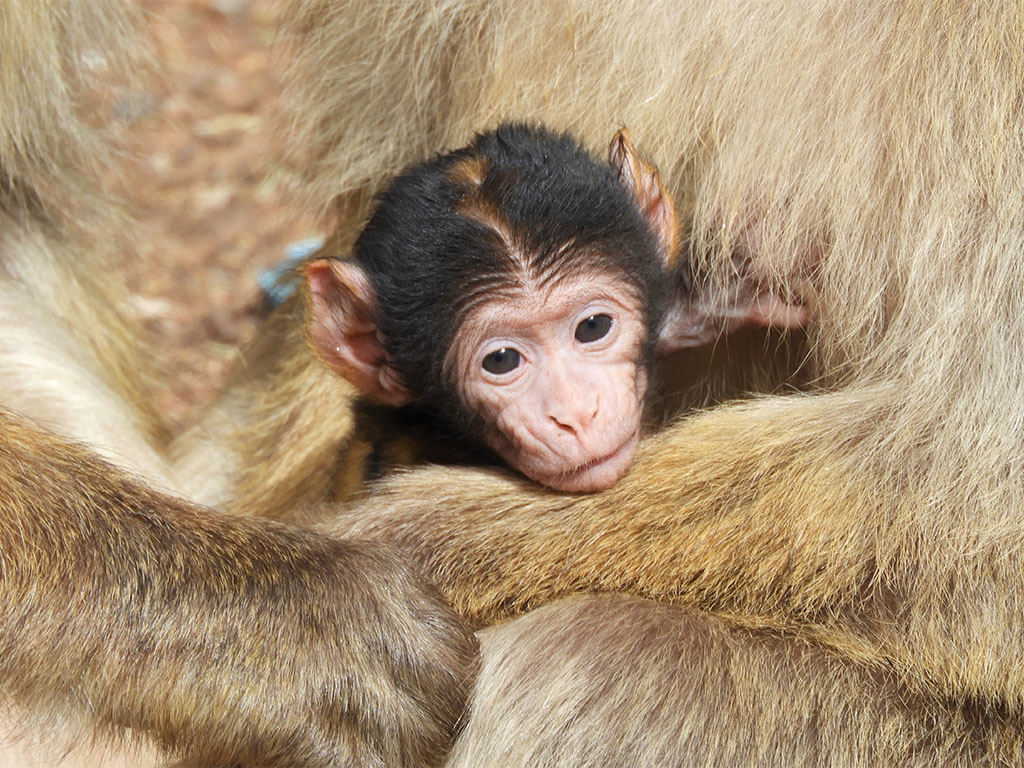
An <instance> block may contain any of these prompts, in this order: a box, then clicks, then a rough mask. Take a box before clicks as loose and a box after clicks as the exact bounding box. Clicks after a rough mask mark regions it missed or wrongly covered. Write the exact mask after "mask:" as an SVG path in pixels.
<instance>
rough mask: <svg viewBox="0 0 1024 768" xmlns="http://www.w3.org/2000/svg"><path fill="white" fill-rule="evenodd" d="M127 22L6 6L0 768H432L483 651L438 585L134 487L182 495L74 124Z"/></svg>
mask: <svg viewBox="0 0 1024 768" xmlns="http://www.w3.org/2000/svg"><path fill="white" fill-rule="evenodd" d="M133 27H134V24H133V20H132V18H131V16H130V13H129V7H128V6H127V5H125V4H123V3H118V2H93V3H76V2H70V1H69V2H60V3H47V4H42V3H7V4H4V5H3V6H2V7H0V105H2V109H0V325H2V327H3V334H2V339H0V505H2V507H3V514H2V516H0V573H2V575H3V578H2V579H0V595H2V598H3V599H2V600H0V649H2V653H0V696H2V698H3V703H4V712H3V717H2V718H0V733H2V738H0V765H5V766H8V765H9V766H18V768H21V766H25V765H51V766H52V765H58V764H59V765H61V766H65V767H67V766H98V765H104V766H111V765H132V766H139V765H152V764H155V763H158V762H163V761H165V760H166V759H168V757H167V756H168V755H172V756H176V757H179V758H181V759H183V760H184V761H185V763H186V764H188V765H237V764H247V765H289V766H291V765H334V764H339V763H345V762H346V761H348V762H352V761H354V762H359V763H361V764H373V765H417V766H419V765H423V764H431V763H437V762H438V761H440V760H441V759H442V758H443V756H444V755H445V753H446V752H447V750H448V748H449V745H450V741H451V733H452V730H453V727H454V724H455V722H456V720H457V718H458V717H459V714H460V712H461V709H462V705H463V703H464V701H465V697H466V695H467V688H468V686H469V685H470V683H471V679H472V671H473V668H474V662H473V656H474V643H473V641H472V638H471V636H470V635H469V634H468V632H467V631H466V630H465V629H464V628H463V627H462V626H461V625H460V624H459V623H458V621H457V620H456V619H455V617H454V616H453V615H452V614H451V611H450V609H448V608H447V607H446V606H445V605H444V604H443V603H442V602H441V601H440V600H439V599H438V597H437V596H436V593H435V592H434V591H433V590H432V589H431V588H429V587H428V586H426V585H425V584H423V583H421V581H420V580H419V579H418V578H417V577H416V576H415V575H414V574H412V573H410V572H408V571H407V570H406V569H405V568H404V567H403V566H402V565H401V563H400V562H399V560H398V559H397V558H396V557H395V556H394V555H392V554H390V553H389V552H388V551H387V550H385V549H382V548H380V547H379V546H378V545H374V544H354V543H353V544H346V543H342V542H337V541H332V540H329V539H327V538H324V537H321V536H316V535H314V534H311V533H310V532H308V531H302V530H298V529H293V528H289V527H286V526H282V525H271V524H266V523H263V522H260V521H253V520H244V519H239V518H231V517H227V516H223V515H219V514H217V513H215V512H213V511H212V510H209V509H204V508H201V507H199V506H197V505H195V504H192V503H190V502H187V501H183V500H181V499H179V498H174V497H171V496H169V495H167V494H166V493H161V492H157V491H154V490H151V489H150V488H147V487H146V486H145V485H144V484H143V483H142V481H140V480H139V479H138V477H146V478H148V479H149V480H151V481H153V482H155V483H157V484H159V485H160V486H162V487H164V488H168V489H171V490H176V491H178V492H180V490H181V485H180V484H179V483H178V482H177V480H176V473H175V472H174V470H173V468H171V467H170V466H169V464H168V463H167V462H166V460H165V459H164V458H163V456H162V455H161V452H160V450H159V430H158V429H157V427H156V426H155V424H156V421H155V419H153V418H152V416H151V414H147V412H146V411H145V410H144V407H143V406H144V404H145V402H146V391H145V383H146V382H145V376H144V375H143V374H142V373H141V372H140V371H142V370H143V360H144V355H143V354H142V352H141V351H140V348H139V345H138V344H137V336H136V333H137V332H136V330H135V329H133V328H132V326H131V324H130V323H128V322H127V321H125V320H124V318H123V317H122V316H121V315H120V311H119V309H118V307H119V306H120V304H119V301H120V299H121V296H120V294H119V293H118V292H117V288H116V286H112V285H111V282H112V281H111V280H110V277H109V272H108V269H107V265H106V263H105V260H104V256H105V253H106V251H105V249H106V248H109V245H104V244H103V243H104V240H105V239H109V233H110V232H111V231H113V229H114V228H115V227H123V226H125V225H126V223H127V222H126V220H125V219H124V218H120V217H118V215H117V212H116V210H113V209H112V208H111V207H109V206H108V205H107V204H106V203H105V202H104V198H103V196H102V194H101V193H100V190H99V189H98V188H97V185H96V182H95V179H96V177H97V176H98V175H99V172H100V170H101V168H103V167H104V166H103V163H104V160H105V159H106V158H108V155H107V153H106V150H105V149H104V143H105V142H104V138H105V137H104V135H103V132H102V131H101V130H100V129H99V128H97V127H96V125H95V124H94V123H92V122H90V121H89V120H88V119H87V118H86V117H83V115H82V112H81V109H80V104H81V102H82V101H84V99H83V96H84V95H85V93H87V92H89V91H91V89H92V88H93V87H95V86H97V85H99V84H101V83H98V82H97V81H102V80H104V78H103V77H102V73H104V72H106V73H113V74H121V73H123V72H124V71H126V70H130V69H131V63H130V59H131V56H132V55H133V53H134V49H133V48H132V47H131V46H132V41H134V40H135V37H134V32H135V30H134V28H133ZM126 44H127V45H126ZM14 411H18V412H20V414H25V415H28V416H31V417H33V418H34V419H35V420H36V422H39V423H42V424H45V425H46V426H47V427H49V428H51V429H53V430H54V431H57V432H60V433H62V434H63V435H64V436H65V437H63V438H62V437H57V436H55V435H53V434H50V433H49V432H47V431H45V430H43V429H41V428H40V427H39V426H38V425H37V424H34V423H32V422H31V421H30V420H29V419H27V418H25V417H24V416H23V415H19V414H17V413H15V412H14ZM67 438H72V439H74V440H77V441H81V443H87V444H89V446H90V447H89V448H86V447H84V445H81V444H76V443H73V442H69V441H68V439H67ZM93 450H95V451H97V452H101V453H103V454H104V455H105V456H106V457H107V458H108V459H110V460H111V461H114V462H116V463H117V464H119V465H120V467H121V468H117V467H115V466H113V465H112V464H110V463H107V462H105V461H103V460H101V459H100V458H98V457H97V456H95V455H94V454H93ZM125 469H127V470H129V471H130V472H131V473H132V474H128V473H126V472H125ZM132 475H135V477H133V476H132ZM379 584H386V585H387V588H386V590H385V589H380V588H379V586H378V585H379ZM17 737H25V742H24V743H22V742H20V741H14V740H12V739H16V738H17ZM108 737H109V738H110V740H111V742H112V743H111V744H110V745H106V744H105V740H106V739H107V738H108ZM68 740H70V745H71V747H74V748H69V745H68ZM125 742H129V743H138V744H139V746H138V747H137V748H135V749H130V750H129V751H127V752H123V751H121V748H122V746H123V745H124V744H125ZM153 745H156V746H158V747H159V748H161V750H162V751H161V752H160V753H159V754H158V753H157V752H156V750H155V749H152V748H151V747H152V746H153Z"/></svg>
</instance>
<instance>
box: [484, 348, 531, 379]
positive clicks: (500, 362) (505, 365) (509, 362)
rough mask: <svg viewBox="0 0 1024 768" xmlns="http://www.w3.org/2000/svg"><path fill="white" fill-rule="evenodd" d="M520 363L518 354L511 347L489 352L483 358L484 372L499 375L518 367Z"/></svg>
mask: <svg viewBox="0 0 1024 768" xmlns="http://www.w3.org/2000/svg"><path fill="white" fill-rule="evenodd" d="M521 361H522V358H521V357H520V355H519V353H518V352H517V351H516V350H514V349H512V347H502V348H501V349H496V350H494V351H493V352H491V353H490V354H489V355H487V357H485V358H484V363H483V365H484V370H485V371H487V372H488V373H495V374H498V375H501V374H503V373H508V372H509V371H513V370H515V369H516V368H518V367H519V363H520V362H521Z"/></svg>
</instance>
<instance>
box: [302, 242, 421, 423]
mask: <svg viewBox="0 0 1024 768" xmlns="http://www.w3.org/2000/svg"><path fill="white" fill-rule="evenodd" d="M304 272H305V276H306V288H307V295H308V303H307V319H306V328H307V333H308V336H309V343H310V346H312V347H313V351H315V352H316V354H317V356H319V357H320V359H321V360H323V361H324V362H325V363H326V364H327V365H328V366H330V367H331V368H332V369H333V370H335V371H337V372H338V373H339V374H341V376H343V377H344V378H345V379H346V380H348V381H349V382H351V383H352V384H354V385H355V386H356V388H357V389H359V391H360V392H362V393H363V394H364V395H366V396H367V397H372V398H374V399H376V400H380V401H382V402H385V403H389V404H391V405H404V404H405V403H407V402H409V401H410V400H411V399H412V395H411V393H410V392H409V390H408V389H406V388H405V385H404V384H403V383H402V380H401V377H399V375H398V372H397V371H396V370H395V369H394V367H393V366H392V365H391V363H390V362H389V361H388V355H387V350H386V349H385V348H384V345H383V344H382V343H381V341H380V336H379V334H378V332H377V325H376V323H374V321H373V314H374V311H375V310H376V307H377V296H376V294H375V293H374V290H373V286H372V285H371V284H370V280H369V278H368V277H367V276H366V273H365V272H364V271H363V269H362V267H360V266H359V265H357V264H354V263H352V262H350V261H339V260H337V259H319V260H317V261H314V262H311V263H309V264H307V265H306V267H305V270H304Z"/></svg>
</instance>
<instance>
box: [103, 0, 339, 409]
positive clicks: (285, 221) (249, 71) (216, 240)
mask: <svg viewBox="0 0 1024 768" xmlns="http://www.w3.org/2000/svg"><path fill="white" fill-rule="evenodd" d="M138 1H139V3H140V4H141V5H142V6H143V8H144V9H145V11H146V12H147V15H148V27H149V32H150V35H151V38H152V43H153V47H154V49H155V56H156V58H157V60H158V62H159V66H160V72H159V76H158V78H157V79H156V80H155V81H153V82H152V83H151V84H149V85H147V86H146V89H145V90H144V91H140V92H137V93H133V94H131V95H130V96H129V97H127V98H124V99H122V100H121V102H119V104H118V105H117V107H116V116H117V118H118V120H119V122H120V124H121V126H122V129H123V131H124V133H125V134H126V137H127V138H128V140H129V147H130V150H131V158H130V159H129V162H128V164H127V167H126V169H125V170H124V171H123V172H121V173H120V174H119V178H118V179H117V180H115V184H114V186H115V191H117V188H118V187H120V189H121V191H123V193H124V194H125V196H126V198H127V200H128V203H129V213H131V214H132V215H133V216H134V217H135V218H136V219H137V220H138V221H139V222H140V230H139V240H138V242H137V243H136V244H135V247H134V248H133V249H127V250H126V251H125V253H124V256H123V259H122V261H123V263H122V264H121V265H120V266H121V268H122V270H123V272H124V274H125V277H126V280H127V282H128V286H129V288H130V290H131V293H132V305H131V310H132V311H133V312H134V313H135V314H137V315H138V316H139V317H140V318H141V319H142V321H143V322H144V324H145V325H146V326H147V328H148V329H149V330H150V332H151V333H152V335H153V336H154V337H155V339H156V343H157V348H158V350H159V351H160V352H161V354H162V356H163V358H164V363H165V371H166V376H164V377H162V378H163V379H164V381H165V384H164V385H163V386H162V387H161V388H160V390H159V391H158V392H157V394H156V397H157V406H158V408H159V409H160V411H161V413H162V414H163V415H164V418H165V419H166V421H167V423H168V425H169V426H170V427H171V428H172V429H174V428H177V427H180V426H181V425H182V424H184V423H186V422H187V421H188V419H189V418H190V417H191V416H192V415H193V413H194V412H195V409H196V408H197V407H199V406H200V405H201V404H202V403H204V402H206V401H207V400H208V399H209V398H210V397H211V396H212V394H213V393H214V392H215V391H216V389H217V387H218V386H219V385H220V383H221V381H222V380H223V378H224V375H225V373H226V371H227V369H228V366H229V365H230V363H231V360H232V358H233V355H234V353H235V350H236V348H237V346H238V345H240V344H244V343H245V342H246V341H247V340H248V339H249V338H250V337H251V335H252V333H253V331H254V329H255V327H256V324H257V321H258V319H259V316H260V312H261V309H262V305H261V296H260V293H259V288H258V285H257V282H256V274H257V273H258V271H259V270H260V269H261V268H264V267H266V266H269V265H271V264H274V263H276V262H278V261H280V260H281V259H282V258H283V255H284V250H285V247H286V245H287V244H288V243H290V242H294V241H296V240H299V239H303V238H305V237H309V236H311V235H316V234H319V233H320V232H321V231H322V228H323V225H322V224H321V223H320V222H319V221H318V219H317V217H316V216H314V215H313V214H311V213H308V212H303V211H298V212H297V211H295V210H293V209H290V208H289V207H288V205H287V203H286V199H287V180H288V173H287V169H286V168H284V167H281V166H280V165H275V163H277V162H278V160H279V155H280V151H279V150H280V144H279V142H278V141H276V140H275V130H274V128H275V125H274V122H275V119H276V118H277V116H278V114H279V112H278V110H279V95H280V90H281V73H282V70H283V67H284V66H285V64H286V62H284V61H282V60H281V56H280V54H279V53H278V54H275V51H274V50H273V43H274V41H275V34H276V30H277V29H278V28H279V21H280V14H281V12H282V9H281V8H280V5H281V4H279V3H275V2H274V1H273V0H138ZM268 174H269V175H270V178H271V179H273V181H268ZM133 251H134V252H133Z"/></svg>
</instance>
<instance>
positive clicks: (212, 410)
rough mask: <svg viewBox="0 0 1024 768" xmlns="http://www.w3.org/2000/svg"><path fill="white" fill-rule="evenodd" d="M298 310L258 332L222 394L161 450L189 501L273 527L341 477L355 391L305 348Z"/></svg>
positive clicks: (296, 304) (297, 301)
mask: <svg viewBox="0 0 1024 768" xmlns="http://www.w3.org/2000/svg"><path fill="white" fill-rule="evenodd" d="M301 302H302V298H301V296H296V297H295V298H294V299H292V300H291V301H290V302H289V303H287V304H285V305H284V306H282V307H280V308H279V309H278V310H277V311H276V312H275V314H274V316H273V317H271V318H270V319H269V320H268V321H267V322H266V323H265V324H264V326H263V328H261V331H260V335H259V337H258V338H257V339H256V341H255V342H254V343H253V344H252V346H251V347H250V348H249V349H247V350H246V351H245V353H244V354H243V356H242V359H241V360H240V361H239V363H238V365H237V366H236V368H235V370H234V372H233V375H232V379H231V380H230V381H229V382H228V384H227V386H226V387H225V389H224V391H223V392H222V394H221V395H220V396H219V397H218V398H217V400H216V401H215V402H214V403H212V404H211V405H210V406H209V407H207V408H206V409H205V410H204V412H203V413H202V414H201V415H200V418H199V419H198V421H197V423H196V424H195V425H194V426H193V427H191V428H190V429H189V430H188V431H187V432H186V433H184V434H183V435H182V436H180V437H179V438H178V439H177V440H176V441H175V442H174V444H173V445H172V446H171V451H172V454H173V456H174V461H175V470H176V471H177V473H178V474H179V475H180V476H181V477H182V478H183V484H184V486H185V488H186V490H187V492H188V494H189V496H190V498H195V499H197V500H199V501H201V502H203V503H206V504H213V505H216V506H218V507H219V508H222V509H226V510H228V511H243V510H244V512H245V514H249V515H259V516H263V517H277V518H279V517H283V516H286V515H287V514H289V513H290V512H293V511H294V510H295V509H297V508H299V507H301V506H303V505H305V504H311V503H314V502H318V501H322V500H323V499H325V498H328V497H329V496H331V490H330V489H331V488H332V486H333V485H335V484H336V483H339V482H341V481H340V480H339V479H338V475H339V473H340V474H341V475H345V474H347V473H348V472H349V471H350V470H349V469H347V468H346V467H345V465H344V462H342V461H339V454H340V453H341V452H342V451H344V450H345V449H346V448H347V446H348V445H349V442H350V439H351V437H352V431H353V419H354V417H353V413H352V404H353V399H354V395H355V390H354V388H352V387H351V386H350V385H349V384H348V383H347V382H345V381H344V380H342V379H341V378H340V377H339V376H338V375H337V374H335V373H334V372H333V371H331V370H329V369H328V368H327V367H326V366H325V365H323V364H322V363H321V362H320V361H319V360H318V359H317V358H316V356H315V355H314V354H313V351H312V350H311V349H310V348H309V345H308V344H307V343H306V340H305V338H304V337H303V323H302V303H301ZM346 487H348V486H346Z"/></svg>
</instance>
